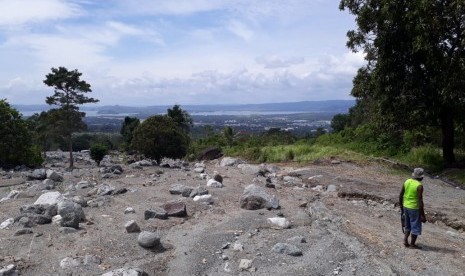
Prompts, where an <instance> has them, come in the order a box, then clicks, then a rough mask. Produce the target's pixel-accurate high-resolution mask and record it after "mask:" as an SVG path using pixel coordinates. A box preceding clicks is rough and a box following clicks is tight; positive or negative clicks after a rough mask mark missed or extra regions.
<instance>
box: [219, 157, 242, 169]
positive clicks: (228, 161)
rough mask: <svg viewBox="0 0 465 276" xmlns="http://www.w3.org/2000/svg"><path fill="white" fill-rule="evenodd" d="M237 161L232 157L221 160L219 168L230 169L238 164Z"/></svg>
mask: <svg viewBox="0 0 465 276" xmlns="http://www.w3.org/2000/svg"><path fill="white" fill-rule="evenodd" d="M239 163H240V162H239V160H238V159H237V158H232V157H224V158H223V159H221V162H220V166H221V167H231V166H235V165H237V164H239Z"/></svg>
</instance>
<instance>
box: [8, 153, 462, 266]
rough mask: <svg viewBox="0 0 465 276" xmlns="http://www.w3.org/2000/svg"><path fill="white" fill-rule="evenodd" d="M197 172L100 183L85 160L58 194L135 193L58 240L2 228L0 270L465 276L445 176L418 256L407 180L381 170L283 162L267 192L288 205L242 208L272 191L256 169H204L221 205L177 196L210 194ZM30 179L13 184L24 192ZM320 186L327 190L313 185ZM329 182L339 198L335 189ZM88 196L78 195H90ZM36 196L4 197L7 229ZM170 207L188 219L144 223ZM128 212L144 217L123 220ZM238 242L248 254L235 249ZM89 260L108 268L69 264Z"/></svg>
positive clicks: (142, 174) (166, 171)
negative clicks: (406, 224) (252, 189)
mask: <svg viewBox="0 0 465 276" xmlns="http://www.w3.org/2000/svg"><path fill="white" fill-rule="evenodd" d="M192 165H193V164H191V167H190V169H191V170H190V171H186V170H182V169H170V168H160V167H156V166H152V167H144V168H143V169H142V170H140V169H130V168H128V167H127V166H123V168H124V172H123V174H122V175H120V176H115V178H111V179H102V178H101V176H102V173H100V172H99V171H98V169H97V168H93V167H91V166H85V165H82V166H81V169H80V170H75V171H73V173H65V174H64V176H65V181H64V183H65V184H63V185H62V186H58V187H57V189H58V190H60V191H62V192H66V190H67V189H66V187H69V186H70V185H71V184H73V183H74V184H75V183H77V182H79V181H81V180H83V179H87V180H91V181H94V182H95V184H96V185H98V184H102V183H107V184H110V185H112V186H114V187H115V188H126V189H128V190H129V192H127V193H125V194H121V195H115V196H109V197H108V201H106V202H105V203H104V204H102V206H100V207H95V208H92V207H86V208H84V212H85V214H86V217H87V219H88V221H89V222H87V223H81V229H80V230H79V231H77V232H76V233H71V234H63V233H60V232H59V230H58V228H59V227H58V226H57V225H54V224H46V225H38V226H34V227H33V228H32V229H33V232H34V234H36V235H34V234H30V235H20V236H14V235H13V233H14V232H15V231H16V230H18V229H20V226H19V225H17V224H14V225H13V226H12V227H11V228H10V229H1V230H0V265H1V266H6V265H9V264H14V265H16V267H17V271H19V272H20V275H101V274H103V273H105V272H108V271H111V270H114V269H117V268H121V267H138V268H140V269H143V270H144V271H146V272H147V273H148V274H149V275H463V272H464V271H465V253H464V252H465V234H464V232H463V231H464V230H465V228H464V223H465V191H463V190H459V189H455V188H452V187H451V186H449V185H447V184H444V183H442V182H441V181H439V180H437V179H430V178H427V179H425V180H424V187H425V205H426V206H425V207H426V211H427V214H428V217H429V218H430V220H431V221H432V222H430V223H426V224H425V225H424V233H423V235H422V236H420V237H419V240H418V244H420V245H422V246H423V249H422V250H413V249H407V248H404V247H403V245H402V231H401V227H400V214H399V211H398V207H395V206H394V203H395V202H396V201H397V197H398V193H399V189H400V187H401V184H402V183H403V181H404V180H405V179H406V178H407V177H408V173H405V174H403V175H399V174H398V173H397V174H396V173H394V172H393V171H392V170H391V169H390V168H389V167H384V166H381V165H379V164H372V165H367V166H359V165H356V164H351V163H341V164H335V165H334V164H333V165H331V164H329V163H328V164H327V165H318V166H316V165H308V166H304V167H299V168H291V167H284V166H283V167H282V168H281V171H280V172H278V173H277V174H278V175H277V176H276V177H272V178H273V181H274V182H273V183H275V184H276V188H275V189H272V188H266V189H267V191H268V192H269V193H271V194H275V195H276V196H277V197H278V198H279V199H280V205H281V209H279V210H266V209H261V210H253V211H249V210H244V209H241V208H240V204H239V199H240V196H241V194H242V192H243V190H244V188H245V187H246V186H247V185H249V184H251V183H253V182H255V183H257V184H258V185H260V186H263V187H264V186H265V183H266V179H265V178H264V177H258V178H256V179H255V180H254V178H255V176H254V175H253V174H250V173H244V172H243V171H242V170H241V169H240V168H238V167H237V166H233V167H220V166H218V163H217V161H212V162H208V163H207V164H206V171H207V173H208V174H210V175H212V174H213V171H218V172H219V173H220V174H221V175H222V176H223V177H224V180H223V183H224V188H208V189H209V191H210V194H211V195H212V196H213V198H214V201H215V202H214V203H213V205H204V204H201V203H197V202H194V201H192V199H190V198H184V197H181V196H180V195H172V194H170V193H169V192H168V190H169V187H170V186H171V185H172V184H174V183H181V184H183V185H187V186H192V187H196V186H204V187H205V185H206V180H204V179H201V178H200V177H199V174H198V173H195V172H193V170H192ZM295 169H299V171H298V172H299V173H298V174H297V175H299V176H298V177H296V178H295V179H297V180H296V181H297V182H296V183H294V184H289V183H285V182H284V181H283V180H282V177H283V176H286V175H288V174H291V175H294V176H295V175H296V173H295ZM57 170H58V169H57ZM309 177H312V180H308V178H309ZM13 178H21V175H19V174H15V175H13ZM302 180H303V182H299V181H302ZM2 181H3V180H0V186H1V185H2ZM9 181H10V182H11V180H9ZM27 183H29V186H30V185H33V184H34V183H38V182H34V181H32V182H31V181H28V182H27ZM27 183H26V184H23V185H22V186H21V185H20V186H15V187H14V188H21V189H26V188H27V185H28V184H27ZM317 185H321V186H322V187H323V190H321V191H318V189H312V188H314V187H315V186H317ZM328 185H335V187H336V190H337V191H336V192H325V191H324V188H325V187H327V186H328ZM10 190H11V188H10ZM88 192H89V191H88V190H87V189H84V190H78V191H72V192H70V191H69V190H68V193H70V195H81V196H84V197H86V196H87V193H88ZM4 193H7V191H4ZM1 196H4V195H3V194H2V195H1ZM30 196H32V197H27V194H26V193H24V194H23V197H20V198H16V199H12V200H7V201H4V202H1V203H0V208H1V210H2V212H1V215H0V223H1V222H3V221H5V220H6V219H8V218H10V217H15V216H17V215H18V214H19V208H20V206H23V205H26V204H32V203H33V202H34V201H35V199H36V198H37V196H38V194H36V195H30ZM88 198H89V199H90V198H92V197H88ZM170 200H181V201H183V202H185V203H186V205H187V211H188V217H187V218H169V219H168V220H158V219H150V220H144V211H145V210H147V209H150V208H152V207H154V206H159V205H161V204H162V203H164V202H167V201H170ZM127 207H132V208H134V209H135V213H134V214H124V210H125V209H126V208H127ZM279 216H281V217H285V218H286V219H287V220H288V221H290V224H291V227H290V228H289V229H277V228H276V227H273V226H272V225H271V224H269V223H268V222H267V218H271V217H279ZM129 220H135V221H136V222H137V223H138V224H139V226H140V228H141V229H142V230H147V231H158V232H159V233H160V235H161V241H162V244H163V247H161V248H158V249H156V250H146V249H143V248H142V247H140V246H139V245H138V244H137V235H138V234H137V233H133V234H128V233H126V231H125V229H124V224H125V223H126V222H127V221H129ZM37 233H39V234H38V235H37ZM295 237H300V238H304V239H305V240H306V243H301V242H299V241H297V240H298V239H297V238H295ZM292 238H294V240H292V241H290V240H289V239H292ZM276 243H290V244H294V245H295V246H297V247H298V248H299V249H300V250H301V251H302V256H298V257H294V256H288V255H285V254H278V253H275V252H273V251H272V248H273V246H274V245H275V244H276ZM235 244H236V245H237V249H240V250H234V247H235V246H234V245H235ZM239 245H241V246H239ZM86 255H91V256H96V257H98V259H99V261H98V262H94V263H92V262H91V263H88V264H86V265H84V264H82V263H81V264H80V265H77V266H74V267H67V268H62V267H60V261H61V260H63V258H65V257H70V258H74V259H79V260H82V259H83V258H84V257H85V256H86ZM242 259H246V260H250V261H251V262H252V263H251V266H250V268H247V269H245V270H241V269H240V268H239V264H240V262H241V260H242Z"/></svg>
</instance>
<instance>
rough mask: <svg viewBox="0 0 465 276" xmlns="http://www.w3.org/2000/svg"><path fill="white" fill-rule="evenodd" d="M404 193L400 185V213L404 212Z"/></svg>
mask: <svg viewBox="0 0 465 276" xmlns="http://www.w3.org/2000/svg"><path fill="white" fill-rule="evenodd" d="M404 193H405V189H404V185H402V189H401V190H400V194H399V207H400V211H401V212H404Z"/></svg>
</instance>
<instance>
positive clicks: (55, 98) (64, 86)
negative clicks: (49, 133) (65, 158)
mask: <svg viewBox="0 0 465 276" xmlns="http://www.w3.org/2000/svg"><path fill="white" fill-rule="evenodd" d="M51 70H52V72H51V73H49V74H47V75H46V76H45V80H44V84H46V85H47V86H50V87H53V88H54V94H53V95H52V96H50V97H47V98H46V101H45V102H46V103H47V104H49V105H57V106H60V108H59V109H53V111H51V114H50V120H51V121H52V123H53V124H54V125H55V128H56V130H57V132H58V133H59V134H60V135H61V136H62V137H63V138H64V139H65V140H67V141H68V143H69V145H68V149H69V167H70V168H72V167H73V144H72V139H71V136H72V133H73V132H76V131H80V130H83V125H85V124H84V123H83V122H82V118H83V117H84V116H85V113H82V112H79V107H78V105H82V104H85V103H96V102H98V100H96V99H94V98H89V97H86V96H85V93H89V92H92V90H91V89H90V84H88V83H87V82H85V81H83V80H81V79H80V78H81V75H82V73H80V72H78V70H77V69H76V70H73V71H68V69H66V68H65V67H59V68H52V69H51Z"/></svg>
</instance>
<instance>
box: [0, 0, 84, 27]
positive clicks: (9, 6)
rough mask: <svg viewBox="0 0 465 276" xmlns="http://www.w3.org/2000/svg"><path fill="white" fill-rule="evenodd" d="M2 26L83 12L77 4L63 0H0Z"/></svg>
mask: <svg viewBox="0 0 465 276" xmlns="http://www.w3.org/2000/svg"><path fill="white" fill-rule="evenodd" d="M0 7H1V9H0V27H1V26H3V27H11V26H15V25H21V24H25V23H34V22H41V21H47V20H57V19H65V18H70V17H74V16H78V15H79V14H81V11H80V9H79V8H78V6H77V5H74V4H72V3H68V2H66V1H63V0H0Z"/></svg>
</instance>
